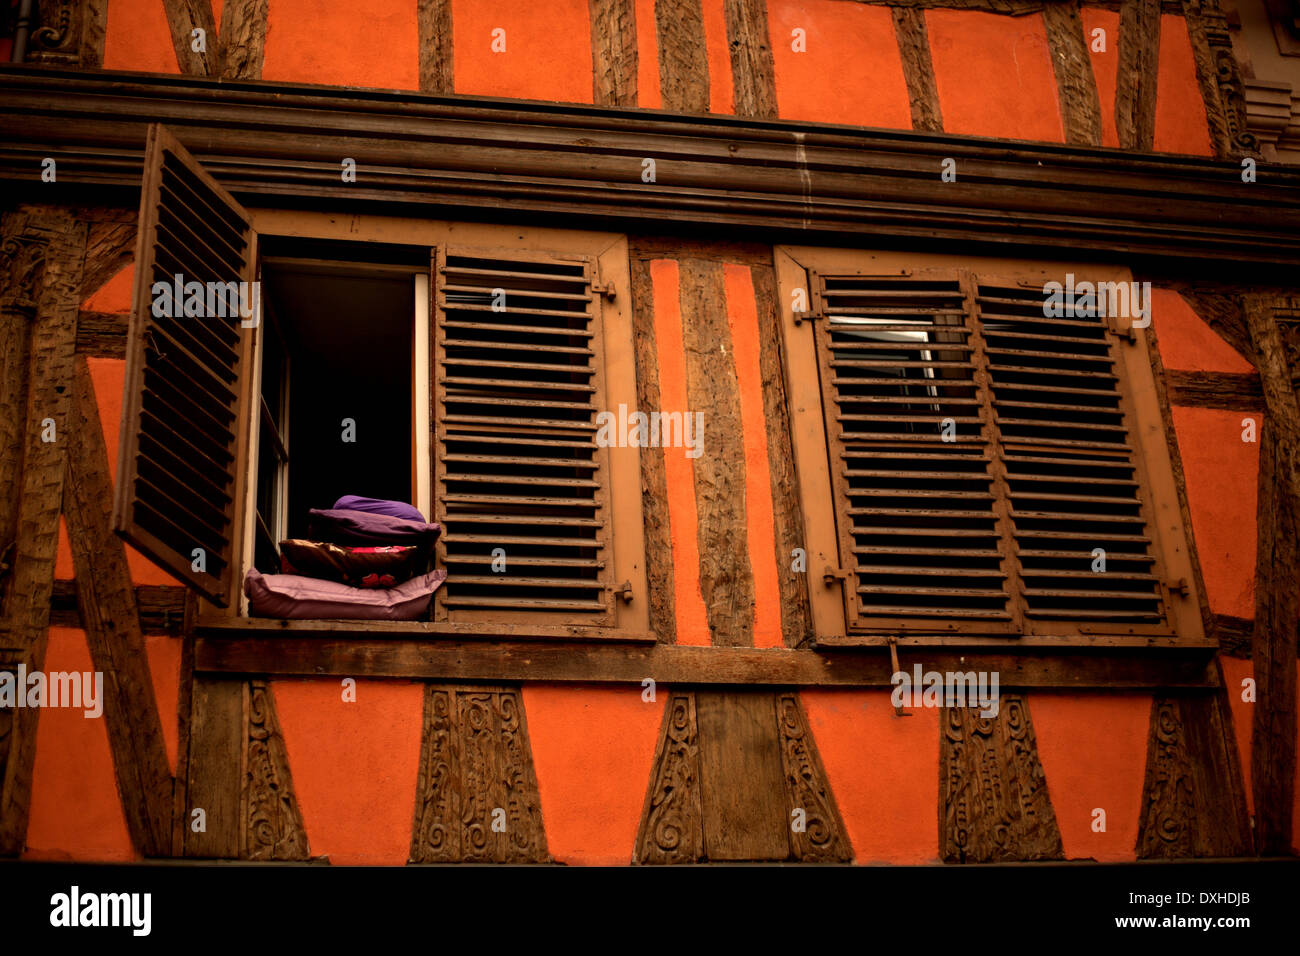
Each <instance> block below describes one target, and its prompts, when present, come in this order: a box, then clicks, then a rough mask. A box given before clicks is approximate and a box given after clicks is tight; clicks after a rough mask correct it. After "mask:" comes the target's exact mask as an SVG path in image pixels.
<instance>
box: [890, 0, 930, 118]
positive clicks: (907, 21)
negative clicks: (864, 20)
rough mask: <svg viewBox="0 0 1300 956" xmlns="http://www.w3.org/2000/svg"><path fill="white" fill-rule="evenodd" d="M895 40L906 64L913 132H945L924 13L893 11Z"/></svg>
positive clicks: (910, 8) (913, 9) (904, 8)
mask: <svg viewBox="0 0 1300 956" xmlns="http://www.w3.org/2000/svg"><path fill="white" fill-rule="evenodd" d="M890 12H891V15H892V16H893V18H894V36H895V38H896V39H897V41H898V52H899V55H900V56H901V57H902V60H903V79H904V80H906V82H907V101H908V103H909V104H910V106H911V110H912V129H914V130H918V131H920V132H926V133H942V132H943V114H942V112H941V111H940V109H939V87H938V85H937V84H936V82H935V79H934V63H933V61H932V60H931V59H930V34H929V33H928V31H927V30H926V27H925V11H924V10H921V9H919V8H917V7H913V6H896V7H892V8H891V11H890Z"/></svg>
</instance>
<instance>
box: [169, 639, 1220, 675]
mask: <svg viewBox="0 0 1300 956" xmlns="http://www.w3.org/2000/svg"><path fill="white" fill-rule="evenodd" d="M201 630H202V629H201ZM255 630H256V629H253V628H241V629H240V630H239V632H238V634H237V635H231V636H227V635H221V636H218V635H216V634H214V633H208V634H203V633H200V636H199V637H197V639H196V641H195V648H194V668H195V671H196V672H197V673H209V674H240V675H244V674H257V675H265V676H268V677H326V676H332V677H372V678H376V677H378V678H398V679H406V680H443V681H451V680H457V681H460V680H467V681H574V682H594V683H627V684H635V685H639V684H640V682H641V681H642V680H644V679H645V678H647V677H650V678H653V679H654V680H655V681H657V682H659V683H666V684H701V685H734V684H744V685H749V686H755V685H773V686H805V687H815V686H838V687H879V688H886V687H889V686H890V673H891V668H890V660H889V654H888V652H887V651H883V650H876V651H871V652H863V651H833V652H828V653H822V652H819V651H813V650H792V649H788V648H764V649H756V648H740V647H690V646H684V645H674V644H653V645H635V646H633V645H626V644H622V645H609V644H591V643H586V644H573V643H550V642H548V643H545V644H541V643H538V642H536V641H527V642H525V641H500V642H496V641H493V642H489V641H455V640H427V639H424V640H420V639H412V638H409V637H400V636H396V635H394V636H387V637H384V636H378V637H377V636H373V635H371V634H367V633H365V632H361V631H356V632H353V633H352V634H343V633H331V634H329V635H328V636H326V635H319V636H312V635H309V634H307V635H302V636H299V635H294V636H273V635H272V634H271V633H266V634H265V635H263V634H257V633H255ZM265 630H266V631H268V632H269V631H271V628H267V629H265ZM918 664H919V665H921V668H922V670H923V671H930V670H937V671H943V672H948V671H963V672H964V671H971V670H974V671H986V672H993V671H996V672H997V673H998V675H999V677H998V680H999V686H1000V687H1002V688H1011V687H1037V688H1060V689H1076V690H1077V689H1087V688H1102V687H1112V688H1114V687H1127V688H1142V687H1213V686H1216V685H1217V684H1218V673H1217V669H1216V668H1215V667H1214V666H1213V661H1212V659H1211V658H1210V656H1209V655H1208V654H1207V653H1206V652H1204V651H1199V652H1175V651H1170V650H1159V651H1150V650H1146V649H1142V650H1134V651H1127V652H1120V651H1117V650H1114V649H1104V648H1097V649H1091V648H1085V649H1083V650H1080V651H1074V652H1062V653H1048V652H1043V653H1037V654H1015V653H1007V652H1005V651H972V650H970V649H961V650H960V651H959V650H919V649H917V650H909V652H908V653H907V654H905V655H904V660H903V663H902V666H903V668H904V669H905V670H907V671H909V672H910V671H911V670H912V668H913V667H914V666H915V665H918Z"/></svg>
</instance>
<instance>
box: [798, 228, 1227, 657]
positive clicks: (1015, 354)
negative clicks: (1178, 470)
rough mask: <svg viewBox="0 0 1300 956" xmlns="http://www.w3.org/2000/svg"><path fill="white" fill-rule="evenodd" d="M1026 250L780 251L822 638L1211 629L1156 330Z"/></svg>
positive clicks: (1157, 638)
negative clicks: (1004, 254) (1025, 259)
mask: <svg viewBox="0 0 1300 956" xmlns="http://www.w3.org/2000/svg"><path fill="white" fill-rule="evenodd" d="M953 266H958V267H957V268H954V267H953ZM962 266H965V267H964V268H963V267H962ZM1013 268H1014V267H1013V265H1012V264H1009V263H1004V262H989V261H987V260H976V261H972V262H970V263H969V265H967V264H966V263H965V262H963V260H960V259H957V258H955V257H954V258H952V259H947V260H944V259H940V258H938V257H933V256H930V257H925V256H915V255H913V256H908V257H906V258H904V257H903V256H901V255H900V256H886V255H869V254H865V253H849V252H839V251H834V250H799V251H798V254H797V257H796V255H795V254H793V253H783V254H782V255H781V256H779V257H778V271H779V272H780V278H781V281H782V287H783V288H782V291H783V294H784V300H785V302H787V303H791V302H795V301H798V297H799V295H801V294H802V295H805V296H807V301H808V302H809V308H808V310H807V311H805V312H801V313H800V314H798V315H796V314H795V313H794V312H793V311H792V310H791V311H789V312H787V315H786V320H785V322H784V323H783V324H784V331H785V335H786V343H787V344H786V356H787V362H788V366H787V374H788V377H789V390H790V395H791V408H792V420H793V422H794V426H795V443H794V444H795V450H796V466H797V469H798V472H799V479H800V485H801V492H802V494H803V500H804V505H805V509H806V511H807V515H806V518H807V521H808V528H809V533H810V536H811V538H812V541H811V542H810V543H811V544H812V545H813V547H812V548H811V549H810V555H811V557H812V559H813V560H814V561H816V560H821V561H823V562H825V563H824V568H825V572H824V574H812V575H810V578H811V584H810V586H811V587H812V589H813V597H814V602H813V603H814V613H815V615H816V616H817V629H818V638H819V640H821V641H822V642H824V643H831V644H834V643H868V644H869V643H883V642H885V641H887V640H889V639H890V638H891V637H896V638H897V639H901V640H904V641H907V642H913V643H924V642H933V641H941V642H942V641H950V640H958V641H961V642H972V641H974V642H978V641H980V640H985V639H988V640H1000V639H1004V638H1018V639H1020V640H1021V642H1022V643H1072V642H1095V641H1097V640H1099V639H1104V640H1105V641H1106V642H1109V643H1134V644H1146V643H1153V642H1154V643H1162V642H1163V643H1179V642H1197V641H1200V640H1202V639H1203V635H1202V632H1201V619H1200V614H1199V607H1198V604H1197V601H1196V595H1195V593H1194V588H1193V585H1192V583H1191V582H1192V581H1193V580H1194V575H1193V573H1192V568H1191V563H1190V559H1189V557H1188V548H1187V543H1186V537H1185V534H1186V532H1185V529H1184V528H1183V526H1182V521H1181V517H1180V513H1179V508H1178V502H1177V498H1176V493H1175V489H1174V484H1173V477H1172V469H1171V464H1170V461H1169V456H1168V448H1167V446H1166V444H1165V442H1164V426H1163V421H1162V419H1161V417H1160V412H1159V409H1158V406H1157V403H1156V400H1155V392H1154V382H1153V380H1152V373H1151V369H1150V365H1149V362H1148V360H1147V353H1146V342H1145V339H1144V338H1143V337H1142V336H1141V335H1140V334H1139V333H1138V331H1137V329H1130V326H1131V322H1132V320H1131V318H1129V317H1127V316H1125V317H1123V318H1116V317H1115V316H1107V315H1105V314H1104V312H1102V311H1100V310H1097V309H1095V308H1094V309H1091V310H1088V309H1080V310H1078V311H1077V312H1076V311H1075V310H1073V309H1071V310H1070V311H1069V312H1068V313H1067V314H1065V315H1056V314H1049V313H1051V312H1052V311H1053V310H1051V309H1046V308H1045V299H1046V295H1045V292H1044V283H1045V282H1046V281H1047V277H1050V276H1056V277H1057V278H1058V279H1064V277H1065V274H1066V270H1065V269H1064V268H1062V269H1061V270H1060V272H1059V274H1058V273H1057V272H1056V271H1055V270H1051V269H1048V270H1046V271H1044V272H1043V273H1042V274H1041V275H1040V274H1038V273H1037V271H1034V272H1033V273H1031V272H1029V271H1028V270H1024V271H1022V272H1020V274H1014V273H1011V272H1010V270H1011V269H1013ZM1022 268H1023V267H1022ZM1073 271H1075V272H1077V274H1078V281H1080V282H1082V281H1084V280H1085V279H1087V278H1091V279H1092V280H1093V281H1094V282H1096V281H1101V282H1116V283H1118V282H1123V283H1124V288H1125V290H1126V291H1127V289H1128V285H1127V283H1128V276H1127V274H1123V275H1121V274H1119V273H1113V270H1112V271H1111V272H1107V271H1103V270H1091V272H1089V270H1087V269H1083V268H1079V269H1077V270H1073ZM1112 273H1113V274H1112ZM796 320H797V324H796ZM810 563H811V562H810ZM822 567H823V565H818V566H816V567H813V566H810V568H809V571H810V572H820V571H822ZM823 580H824V581H825V585H824V586H823V583H822V582H823ZM837 605H838V606H837Z"/></svg>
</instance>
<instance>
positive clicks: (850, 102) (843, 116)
mask: <svg viewBox="0 0 1300 956" xmlns="http://www.w3.org/2000/svg"><path fill="white" fill-rule="evenodd" d="M767 22H768V30H769V32H770V33H771V42H772V59H773V61H774V64H775V68H776V100H777V112H778V113H779V114H780V116H781V118H782V119H795V120H806V121H808V122H810V123H840V124H847V125H853V126H877V127H889V128H892V129H911V128H912V111H911V107H910V105H909V104H908V98H907V81H906V80H904V79H903V61H902V58H901V57H900V55H899V52H898V40H897V37H896V36H895V34H894V22H893V16H892V15H891V14H890V12H889V8H888V7H869V6H864V5H862V4H857V3H842V2H839V0H768V5H767ZM796 29H801V30H803V31H804V41H805V44H806V46H805V52H802V53H797V52H795V51H794V49H793V44H794V36H793V31H794V30H796Z"/></svg>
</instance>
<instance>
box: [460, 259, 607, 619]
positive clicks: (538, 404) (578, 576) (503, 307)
mask: <svg viewBox="0 0 1300 956" xmlns="http://www.w3.org/2000/svg"><path fill="white" fill-rule="evenodd" d="M436 276H437V283H436V301H435V307H436V315H437V330H436V334H435V343H434V348H435V364H434V369H435V394H436V403H435V406H434V416H435V432H436V438H437V440H436V442H435V451H434V473H435V475H436V484H435V489H434V492H435V497H436V514H437V518H438V520H439V521H440V522H442V524H443V525H444V530H443V534H442V537H441V538H440V540H439V546H438V547H439V560H440V564H441V566H443V567H445V568H446V569H447V572H448V577H447V583H446V585H444V587H443V589H442V591H441V596H440V601H439V605H438V615H439V616H440V617H442V618H444V619H450V620H453V621H455V620H464V621H474V620H485V619H490V620H493V621H518V622H528V621H532V622H545V623H556V624H565V623H574V624H598V625H612V624H613V623H614V610H613V606H612V597H613V595H612V585H613V581H612V574H613V571H612V565H611V548H610V538H609V528H610V520H609V515H608V501H609V487H608V481H609V479H608V472H609V468H608V462H607V457H608V456H607V453H606V450H605V449H604V448H601V447H599V446H598V445H597V443H596V432H597V425H596V414H597V412H598V411H600V410H603V409H604V408H605V407H606V405H605V396H604V382H603V355H604V346H603V339H602V334H601V322H600V311H601V302H600V298H599V296H598V295H596V294H595V292H594V291H593V284H594V282H595V280H596V276H595V274H594V265H593V262H592V260H591V259H590V258H589V257H582V256H573V257H563V256H547V255H536V254H521V253H517V252H511V253H505V252H488V251H478V250H466V249H456V248H451V249H439V250H438V252H437V254H436ZM502 562H504V570H500V569H501V567H502ZM494 568H495V569H494Z"/></svg>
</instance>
